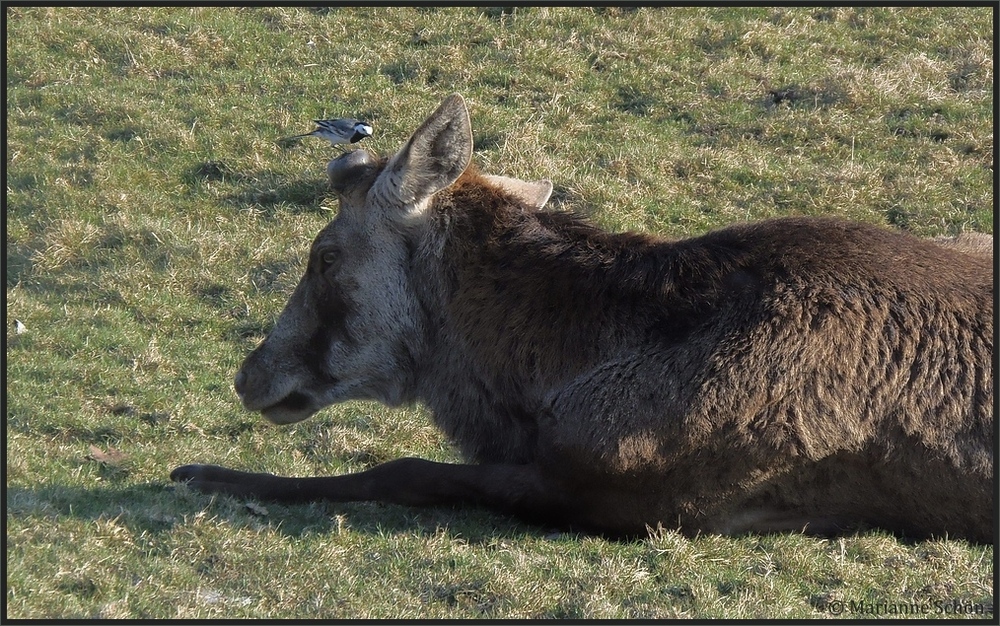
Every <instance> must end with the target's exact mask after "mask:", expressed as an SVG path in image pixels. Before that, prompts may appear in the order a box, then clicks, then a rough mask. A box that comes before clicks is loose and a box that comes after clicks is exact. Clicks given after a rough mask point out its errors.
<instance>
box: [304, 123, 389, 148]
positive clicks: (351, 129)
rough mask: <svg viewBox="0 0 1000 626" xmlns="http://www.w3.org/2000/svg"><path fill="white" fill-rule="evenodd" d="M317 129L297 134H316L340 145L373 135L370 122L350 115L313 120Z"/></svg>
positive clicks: (332, 143) (306, 135)
mask: <svg viewBox="0 0 1000 626" xmlns="http://www.w3.org/2000/svg"><path fill="white" fill-rule="evenodd" d="M313 122H314V123H315V124H316V130H314V131H312V132H309V133H303V134H301V135H295V136H294V137H290V139H295V138H297V137H308V136H310V135H314V136H316V137H321V138H323V139H326V140H327V141H329V142H330V144H331V145H334V146H338V145H344V144H351V143H357V142H359V141H361V140H362V139H364V138H365V137H371V136H372V127H371V125H370V124H368V122H362V121H361V120H356V119H353V118H350V117H341V118H338V119H333V120H313Z"/></svg>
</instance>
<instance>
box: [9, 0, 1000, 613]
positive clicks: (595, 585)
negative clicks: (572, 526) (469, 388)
mask: <svg viewBox="0 0 1000 626" xmlns="http://www.w3.org/2000/svg"><path fill="white" fill-rule="evenodd" d="M5 11H6V14H5V19H6V33H5V35H6V55H7V66H6V86H7V123H6V134H7V151H6V158H7V161H6V165H5V167H6V185H7V214H6V217H7V230H6V240H5V247H6V257H5V258H6V261H5V268H6V298H5V300H6V322H7V328H6V376H7V387H6V442H7V444H6V445H7V449H6V487H7V492H6V493H7V495H6V507H7V512H6V527H7V534H6V552H7V554H6V557H7V562H6V576H7V579H6V591H7V606H6V615H7V617H9V618H60V619H79V618H118V617H122V618H143V619H148V618H213V617H225V618H241V617H259V618H260V617H263V618H346V617H398V618H415V617H430V618H456V617H462V618H480V619H482V618H487V619H489V618H507V617H535V618H537V617H557V618H632V619H634V618H648V617H657V618H671V617H700V618H799V619H801V618H813V617H816V618H819V617H831V616H842V617H853V618H873V617H885V616H896V615H898V614H903V615H905V616H910V617H913V616H919V617H980V618H982V617H990V618H992V617H993V615H994V614H993V611H994V608H993V594H994V580H995V570H994V567H995V557H994V550H993V546H982V545H971V544H968V543H965V542H962V541H954V540H947V539H940V540H934V541H924V542H907V541H902V540H899V539H897V538H895V537H892V536H890V535H887V534H884V533H882V532H878V531H872V532H865V533H862V534H858V535H854V536H848V537H844V538H839V539H831V540H825V539H815V538H807V537H803V536H799V535H774V536H747V537H740V538H723V537H717V536H705V537H700V538H697V539H694V540H688V539H685V538H683V537H681V536H679V535H678V534H676V533H675V532H672V531H664V530H658V531H656V532H653V533H651V534H650V536H649V537H648V538H647V539H645V540H641V541H633V542H611V541H607V540H604V539H600V538H594V537H585V536H574V535H566V534H558V533H553V532H551V531H550V530H549V529H540V528H535V527H531V526H526V525H522V524H519V523H517V522H515V521H512V520H510V519H507V518H504V517H501V516H497V515H493V514H490V513H488V512H485V511H480V510H451V509H422V510H416V509H407V508H402V507H395V506H385V505H377V504H368V503H360V504H352V505H336V506H334V505H325V504H314V505H309V506H279V505H275V504H272V503H267V502H243V501H237V500H234V499H230V498H211V497H207V496H202V495H199V494H197V493H194V492H192V491H190V490H188V489H187V488H186V487H183V486H178V487H175V486H174V485H171V484H169V481H168V478H167V475H168V473H169V471H170V470H171V469H172V468H173V467H175V466H177V465H181V464H185V463H191V462H209V463H218V464H222V465H228V466H231V467H237V468H244V469H250V470H255V471H270V472H274V473H281V474H298V475H316V474H331V473H342V472H349V471H357V470H360V469H363V468H366V467H369V466H371V465H372V464H374V463H377V462H381V461H384V460H388V459H391V458H395V457H398V456H402V455H415V456H422V457H425V458H431V459H436V460H445V461H447V460H457V456H456V454H455V452H454V451H453V450H452V449H451V448H450V446H449V445H448V442H447V441H445V440H444V439H443V437H442V436H441V435H440V434H438V433H437V432H436V431H435V430H434V429H433V428H432V427H431V426H430V424H429V421H428V418H427V415H426V414H425V411H424V410H423V409H422V408H420V407H413V408H409V409H405V410H389V409H386V408H384V407H381V406H378V405H374V404H366V403H349V404H345V405H342V406H338V407H332V408H330V409H327V410H325V411H323V412H321V413H320V414H319V415H317V416H316V417H314V418H313V419H311V420H308V421H306V422H303V423H300V424H297V425H294V426H292V427H275V426H271V425H269V424H267V423H265V422H264V421H263V420H262V419H260V418H259V417H258V416H256V415H252V414H249V413H247V412H245V411H244V410H242V409H241V407H240V406H239V403H238V401H237V399H236V397H235V394H234V393H233V391H232V383H231V381H232V376H233V374H234V373H235V371H236V369H237V368H238V367H239V364H240V362H241V360H242V359H243V357H244V356H245V355H246V353H247V352H248V351H249V350H251V349H252V348H253V347H254V346H255V345H256V343H257V342H258V341H260V339H261V338H262V337H263V336H264V334H265V333H266V332H267V330H268V328H269V327H270V325H271V324H272V322H273V320H274V319H275V317H276V315H277V313H278V312H279V311H280V308H281V306H282V305H283V303H284V300H285V298H286V297H287V296H288V294H289V293H290V291H291V288H292V287H293V286H294V284H295V283H296V282H297V281H298V279H299V277H300V274H301V272H302V270H303V268H304V264H305V258H306V253H307V251H308V246H309V243H310V241H311V239H312V237H313V236H314V235H315V233H316V232H318V231H319V229H320V228H321V227H322V226H323V225H325V224H326V223H327V221H328V220H329V219H330V218H331V215H332V212H333V211H334V210H335V202H334V201H333V199H331V198H328V197H326V196H325V190H324V174H323V167H324V164H325V161H326V160H327V159H329V158H330V157H331V155H332V154H333V152H332V151H331V149H330V148H329V146H327V145H326V143H325V142H323V141H321V140H317V139H312V138H307V139H305V140H302V141H300V142H281V141H279V140H280V139H281V138H283V137H287V136H289V135H292V134H295V133H301V132H306V131H308V130H311V129H312V125H311V123H310V120H312V119H313V118H320V117H340V116H347V115H350V116H356V117H362V118H365V119H367V120H368V121H370V122H371V123H372V124H373V125H374V127H375V136H374V137H373V138H372V139H371V140H369V141H368V142H366V144H367V145H368V147H369V149H374V150H376V151H379V152H381V153H383V154H385V153H389V152H391V151H394V150H395V149H396V148H398V147H399V145H400V144H401V143H402V142H403V141H404V140H405V139H406V137H407V136H408V134H409V133H410V132H411V131H412V130H413V129H414V128H415V127H416V125H417V124H418V123H419V122H420V121H421V120H422V119H423V118H424V117H425V116H426V115H427V114H428V113H429V112H430V111H431V110H433V108H434V107H435V106H436V105H437V103H438V102H439V101H440V100H441V99H442V98H443V97H444V96H446V95H447V94H449V93H451V92H453V91H458V92H461V93H462V94H463V95H464V96H465V97H466V98H467V100H468V102H469V105H470V109H471V113H472V121H473V128H474V134H475V142H476V153H475V157H474V158H475V160H476V161H477V162H478V163H479V164H480V165H481V166H482V168H483V169H485V170H486V171H488V172H490V173H495V174H507V175H511V176H518V177H522V178H537V177H548V178H551V179H552V180H553V181H554V183H555V186H556V191H555V193H554V195H553V200H552V205H553V206H554V207H555V208H557V209H563V210H574V211H578V212H582V213H585V214H588V215H590V216H591V218H592V219H593V220H594V221H596V222H597V223H599V224H601V225H603V226H605V227H607V228H610V229H615V230H624V229H634V230H643V231H647V232H656V233H663V234H668V235H672V236H686V235H694V234H698V233H702V232H704V231H706V230H708V229H711V228H714V227H719V226H722V225H725V224H729V223H732V222H734V221H740V220H748V219H757V218H761V217H766V216H774V215H795V214H808V215H819V214H823V215H842V216H849V217H852V218H855V219H858V220H863V221H867V222H874V223H880V224H885V225H889V226H894V227H898V228H902V229H906V230H909V231H912V232H915V233H918V234H921V235H928V236H929V235H936V234H948V233H957V232H960V231H963V230H974V231H981V232H992V229H993V168H994V163H993V154H994V146H993V132H994V129H993V121H992V120H993V118H992V110H993V105H994V100H993V94H994V82H993V61H992V59H993V41H994V32H993V17H992V10H991V9H988V8H919V9H908V8H859V9H854V8H831V7H815V8H796V9H782V8H753V9H732V8H725V9H707V8H686V9H678V8H664V9H638V10H623V9H607V10H598V9H588V8H576V9H571V8H519V9H516V10H513V9H506V10H502V9H500V8H496V9H486V8H478V9H459V8H455V9H430V8H427V9H415V8H405V9H404V8H380V9H373V8H349V9H339V10H338V9H312V10H310V9H296V8H282V9H279V8H259V9H226V8H207V9H197V8H169V9H160V8H147V9H126V8H101V9H97V8H89V9H73V8H55V9H53V8H48V9H46V8H23V7H20V8H10V7H5ZM15 320H17V322H19V323H20V324H17V323H15ZM915 497H919V494H915Z"/></svg>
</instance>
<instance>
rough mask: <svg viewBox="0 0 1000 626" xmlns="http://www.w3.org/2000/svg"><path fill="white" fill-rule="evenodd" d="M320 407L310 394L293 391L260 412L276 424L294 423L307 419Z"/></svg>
mask: <svg viewBox="0 0 1000 626" xmlns="http://www.w3.org/2000/svg"><path fill="white" fill-rule="evenodd" d="M319 408H320V407H319V406H318V405H317V403H316V402H315V401H314V400H313V399H312V398H310V397H309V396H308V395H306V394H304V393H302V392H300V391H293V392H292V393H290V394H288V395H287V396H285V397H284V398H282V399H281V400H280V401H279V402H276V403H275V404H272V405H270V406H267V407H264V408H263V409H260V413H261V415H263V416H264V418H265V419H266V420H267V421H269V422H272V423H274V424H294V423H295V422H301V421H302V420H304V419H306V418H307V417H309V416H310V415H312V414H313V413H315V412H316V411H318V410H319Z"/></svg>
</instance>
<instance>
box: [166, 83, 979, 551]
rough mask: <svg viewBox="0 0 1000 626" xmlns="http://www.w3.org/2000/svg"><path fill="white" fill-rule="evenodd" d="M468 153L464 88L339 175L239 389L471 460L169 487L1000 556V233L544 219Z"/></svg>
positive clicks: (198, 472) (837, 221) (246, 401)
mask: <svg viewBox="0 0 1000 626" xmlns="http://www.w3.org/2000/svg"><path fill="white" fill-rule="evenodd" d="M472 152H473V140H472V130H471V121H470V115H469V111H468V107H467V105H466V103H465V100H464V99H463V98H462V96H461V95H459V94H453V95H451V96H449V97H447V98H446V99H445V100H444V101H443V102H442V103H441V104H440V105H439V106H438V107H437V109H436V110H435V111H434V112H433V113H432V114H431V115H430V116H429V117H428V118H426V120H425V121H424V122H423V123H422V124H421V125H420V126H419V127H418V128H417V129H416V131H414V132H413V134H412V135H411V136H410V138H409V139H408V140H407V141H406V143H405V144H404V145H403V146H402V147H401V148H400V150H399V151H398V152H396V153H395V154H393V155H391V156H388V157H375V156H373V155H372V154H370V153H368V152H366V151H365V150H362V149H358V150H353V151H350V152H347V153H345V154H342V155H340V156H338V157H337V158H336V159H334V160H332V161H330V162H329V163H328V165H327V179H328V185H329V188H330V190H331V192H333V193H336V195H337V197H338V200H339V211H338V212H337V214H336V215H335V217H334V219H333V220H332V221H331V222H330V223H329V224H328V225H327V226H326V227H325V228H323V229H322V231H321V232H320V233H319V234H318V235H317V236H316V238H315V240H314V241H313V242H312V246H311V249H310V251H309V257H308V262H307V265H306V269H305V273H304V276H303V277H302V279H301V281H300V282H299V283H298V285H297V286H296V287H295V289H294V291H293V292H292V294H291V296H290V298H289V299H288V302H287V304H286V306H285V307H284V309H283V310H282V312H281V313H280V315H279V316H278V318H277V320H276V322H275V324H274V326H273V328H272V329H271V330H270V332H269V333H268V334H267V336H266V338H265V339H264V340H263V341H262V343H261V344H260V345H259V346H258V347H256V349H254V350H253V351H252V352H251V353H250V354H249V355H248V356H247V357H246V360H245V361H244V363H243V364H242V366H241V368H240V370H239V372H238V373H237V374H236V376H235V380H234V386H235V390H236V393H237V394H238V396H239V398H240V400H241V402H242V404H243V405H244V407H245V408H246V409H247V410H249V411H252V412H259V413H261V414H262V415H263V417H264V418H265V419H267V420H269V421H270V422H272V423H274V424H291V423H294V422H298V421H300V420H304V419H306V418H308V417H310V416H311V415H313V414H315V413H316V412H318V411H320V410H321V409H323V408H324V407H327V406H329V405H332V404H335V403H341V402H345V401H348V400H359V399H360V400H374V401H378V402H381V403H384V404H386V405H388V406H399V405H412V404H416V403H419V404H421V405H423V406H424V407H426V408H427V409H428V413H429V414H430V416H431V419H432V420H433V422H434V424H435V426H436V427H437V428H439V429H440V430H441V431H442V432H443V433H444V434H445V435H446V436H447V437H448V439H449V440H450V441H451V442H453V444H454V445H455V446H456V448H457V450H458V452H459V453H460V454H461V456H462V459H463V461H464V462H462V463H441V462H432V461H429V460H424V459H419V458H399V459H396V460H392V461H389V462H386V463H382V464H378V465H375V466H373V467H370V468H369V469H366V470H364V471H360V472H357V473H349V474H344V475H339V476H312V477H290V476H276V475H272V474H267V473H254V472H246V471H241V470H237V469H229V468H224V467H220V466H215V465H207V464H192V465H184V466H181V467H178V468H176V469H174V470H173V472H172V473H171V479H172V480H174V481H179V482H183V483H187V485H189V487H190V488H193V489H195V490H198V491H201V492H205V493H217V494H227V495H231V496H236V497H241V498H258V499H262V500H270V501H280V502H287V503H295V502H310V501H329V502H353V501H377V502H383V503H392V504H397V505H403V506H454V507H464V506H479V507H487V508H489V509H492V510H494V511H496V512H498V513H501V514H507V515H512V516H514V517H516V518H518V519H521V520H524V521H526V522H528V523H530V524H539V525H543V526H548V527H550V528H551V527H555V528H560V529H562V528H565V529H569V530H575V531H579V532H584V533H597V534H603V535H608V536H616V537H637V536H643V535H644V534H645V533H648V532H649V530H650V529H655V528H660V527H663V528H668V529H676V531H678V532H680V533H682V534H683V535H685V536H697V535H699V534H702V533H712V534H721V535H741V534H746V533H772V532H801V533H806V534H810V535H818V536H831V535H838V534H842V533H849V532H857V531H859V530H864V529H869V528H878V529H885V530H887V531H889V532H892V533H898V534H900V535H902V536H906V537H914V538H925V537H943V536H947V537H951V538H964V539H967V540H969V541H974V542H985V543H989V542H992V541H993V529H994V512H995V491H994V488H993V435H994V430H993V327H994V324H993V320H994V318H993V302H994V293H993V269H992V248H991V247H990V249H989V251H987V250H986V247H987V246H986V241H987V240H989V239H991V238H990V236H989V235H980V236H978V237H974V236H971V237H957V238H951V239H948V240H942V241H934V240H931V239H925V238H920V237H917V236H914V235H911V234H908V233H905V232H902V231H896V230H891V229H889V228H887V227H883V226H879V225H872V224H865V223H858V222H853V221H848V220H844V219H841V218H837V217H782V218H772V219H767V220H762V221H752V222H741V223H736V224H733V225H730V226H727V227H724V228H721V229H718V230H714V231H710V232H708V233H706V234H703V235H700V236H695V237H690V238H683V239H671V238H664V237H659V236H655V235H652V234H645V233H636V232H620V233H615V232H607V231H605V230H602V229H600V228H598V227H596V226H594V225H592V224H591V223H590V222H589V221H588V220H586V219H584V218H582V217H580V216H578V215H575V214H572V213H570V212H567V211H560V210H551V209H546V208H544V205H545V204H546V202H547V201H548V199H549V197H550V194H551V192H552V188H553V187H552V183H551V181H550V180H548V179H543V180H538V181H521V180H518V179H513V178H508V177H503V176H493V175H487V174H484V173H482V172H481V171H480V170H479V169H478V168H477V166H476V165H474V164H473V163H472ZM984 238H985V239H984ZM970 242H971V243H970Z"/></svg>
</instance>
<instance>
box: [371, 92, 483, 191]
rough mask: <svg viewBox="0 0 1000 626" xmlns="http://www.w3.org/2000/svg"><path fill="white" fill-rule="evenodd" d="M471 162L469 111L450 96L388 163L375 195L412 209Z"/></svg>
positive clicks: (458, 99)
mask: <svg viewBox="0 0 1000 626" xmlns="http://www.w3.org/2000/svg"><path fill="white" fill-rule="evenodd" d="M471 159H472V124H471V123H470V121H469V111H468V109H467V108H466V106H465V100H464V99H463V98H462V96H460V95H459V94H457V93H456V94H452V95H450V96H448V97H447V98H446V99H445V100H444V102H442V103H441V104H440V106H438V108H437V110H436V111H434V112H433V113H431V115H430V117H428V118H427V119H426V120H424V123H423V124H421V125H420V128H418V129H417V130H416V132H414V133H413V135H412V136H411V137H410V139H409V141H407V142H406V145H404V146H403V148H402V149H401V150H400V151H399V152H397V153H396V155H395V156H393V157H392V158H391V159H390V160H389V163H388V164H387V165H386V168H385V170H384V171H383V172H382V174H381V175H380V176H379V180H378V183H377V184H378V185H383V184H384V185H385V186H386V187H385V188H383V189H380V190H379V193H380V195H382V196H383V197H394V198H395V200H396V201H398V202H400V203H401V204H402V205H403V206H406V207H411V208H412V207H413V206H415V205H418V204H421V203H422V202H423V201H424V200H426V199H428V198H430V196H432V195H434V194H435V193H437V192H438V191H441V190H442V189H444V188H445V187H447V186H448V185H450V184H452V183H453V182H455V181H456V180H457V179H458V177H459V176H461V175H462V172H464V171H465V168H466V167H468V165H469V161H470V160H471Z"/></svg>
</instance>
